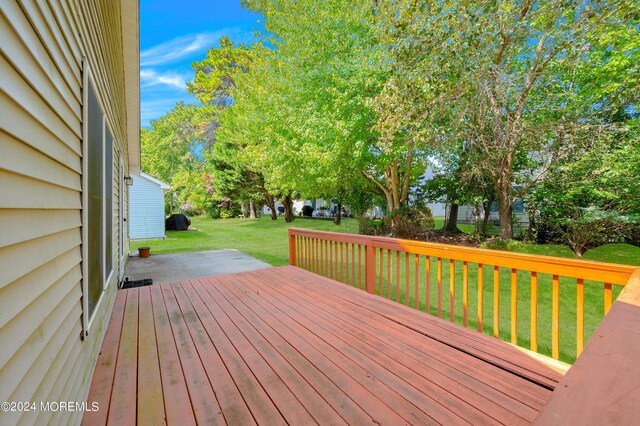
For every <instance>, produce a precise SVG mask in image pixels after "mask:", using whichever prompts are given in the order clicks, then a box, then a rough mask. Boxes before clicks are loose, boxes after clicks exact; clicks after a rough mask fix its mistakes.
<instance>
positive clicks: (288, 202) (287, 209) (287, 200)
mask: <svg viewBox="0 0 640 426" xmlns="http://www.w3.org/2000/svg"><path fill="white" fill-rule="evenodd" d="M282 204H284V221H285V222H287V223H290V222H293V220H294V219H295V216H294V213H293V200H292V199H291V196H290V195H287V196H286V197H284V200H283V203H282Z"/></svg>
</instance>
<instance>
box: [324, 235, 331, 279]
mask: <svg viewBox="0 0 640 426" xmlns="http://www.w3.org/2000/svg"><path fill="white" fill-rule="evenodd" d="M330 243H331V241H329V240H325V241H324V276H325V277H327V278H329V277H331V260H330V257H331V256H330V253H331V250H330Z"/></svg>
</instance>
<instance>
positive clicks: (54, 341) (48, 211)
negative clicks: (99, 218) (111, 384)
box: [0, 0, 129, 424]
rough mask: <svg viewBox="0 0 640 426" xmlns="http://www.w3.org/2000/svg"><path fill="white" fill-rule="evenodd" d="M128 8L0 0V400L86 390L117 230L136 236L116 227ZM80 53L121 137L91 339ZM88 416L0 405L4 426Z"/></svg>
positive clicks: (52, 397) (112, 3) (111, 2)
mask: <svg viewBox="0 0 640 426" xmlns="http://www.w3.org/2000/svg"><path fill="white" fill-rule="evenodd" d="M121 16H122V15H121V2H120V1H116V0H100V1H80V0H69V1H61V2H57V1H47V2H45V1H30V0H19V1H14V0H7V1H3V2H2V3H1V4H0V40H2V43H1V45H0V111H1V113H0V345H1V347H2V351H0V383H1V384H2V386H0V401H32V402H36V403H39V402H40V401H43V402H47V401H49V402H51V401H77V402H83V401H86V398H87V396H88V392H89V386H90V383H91V377H92V374H93V369H94V367H95V363H96V360H97V356H98V351H99V348H100V344H101V342H102V338H103V336H104V332H105V329H106V325H107V320H108V317H109V315H110V312H111V309H112V306H113V301H114V298H115V292H116V288H117V281H118V273H117V272H118V271H119V270H120V267H121V265H120V262H121V258H120V256H119V253H118V251H119V250H118V248H119V247H120V239H121V238H124V246H125V247H127V246H128V232H127V230H126V229H120V226H119V224H120V215H121V214H123V213H124V211H126V208H127V207H126V202H125V203H124V204H125V208H124V209H123V211H120V200H119V192H120V187H119V186H120V179H119V176H120V173H119V168H120V158H121V157H122V158H123V160H124V167H125V170H128V167H129V163H128V158H127V157H128V156H127V154H128V148H127V141H126V137H127V135H128V134H129V133H128V131H127V130H128V128H127V125H128V124H127V111H126V99H125V98H126V96H125V87H124V85H125V83H124V82H125V78H124V72H125V71H124V65H123V45H122V21H121V19H122V18H121ZM83 58H86V61H87V63H88V67H89V69H90V70H91V74H92V77H93V83H94V86H95V88H96V92H97V95H98V98H99V100H100V103H101V106H102V109H103V112H104V114H105V118H106V121H107V123H108V124H109V127H110V128H111V130H112V133H113V136H114V155H113V162H114V165H113V177H114V180H113V208H112V209H111V214H112V215H113V224H114V228H113V233H112V238H113V245H112V247H113V249H114V250H113V253H112V254H113V270H114V273H113V274H112V276H111V280H110V282H109V283H107V286H106V290H105V292H104V293H103V296H102V300H101V302H100V304H99V305H98V307H97V309H96V311H95V314H94V319H93V321H92V323H91V329H90V330H89V334H88V335H87V336H86V337H85V338H84V340H83V339H82V338H81V335H82V334H83V325H82V324H83V323H82V315H83V307H82V180H83V176H82V151H83V150H82V143H83V140H82V135H83V123H82V99H83V87H82V82H83V71H82V70H83ZM124 174H125V175H127V174H128V172H126V171H125V173H124ZM123 189H124V196H125V200H126V198H127V195H128V187H126V186H125V187H124V188H123ZM123 259H124V260H126V256H125V257H124V258H123ZM82 414H83V413H82V412H64V413H62V412H57V413H56V412H46V411H36V412H28V413H16V412H14V413H4V412H0V424H79V423H80V420H81V419H82Z"/></svg>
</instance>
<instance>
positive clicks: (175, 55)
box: [140, 28, 253, 67]
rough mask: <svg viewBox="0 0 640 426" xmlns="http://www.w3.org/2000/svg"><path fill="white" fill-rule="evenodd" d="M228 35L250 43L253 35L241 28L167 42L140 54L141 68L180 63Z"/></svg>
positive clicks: (189, 36)
mask: <svg viewBox="0 0 640 426" xmlns="http://www.w3.org/2000/svg"><path fill="white" fill-rule="evenodd" d="M224 35H228V36H229V37H231V39H233V40H236V41H244V42H249V41H251V40H252V39H253V34H252V33H250V32H248V31H245V30H241V29H239V28H229V29H223V30H220V31H214V32H204V33H198V34H191V35H187V36H182V37H178V38H175V39H173V40H169V41H165V42H163V43H160V44H157V45H155V46H153V47H150V48H148V49H145V50H143V51H142V52H140V66H143V67H147V66H152V65H165V64H170V63H175V62H178V61H180V60H182V59H185V58H187V57H190V56H193V55H194V54H196V53H200V52H204V51H206V50H207V49H208V48H210V47H213V46H214V45H217V43H218V40H220V37H222V36H224Z"/></svg>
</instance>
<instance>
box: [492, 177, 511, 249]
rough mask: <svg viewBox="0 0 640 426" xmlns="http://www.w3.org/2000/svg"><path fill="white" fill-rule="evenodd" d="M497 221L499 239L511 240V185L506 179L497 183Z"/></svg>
mask: <svg viewBox="0 0 640 426" xmlns="http://www.w3.org/2000/svg"><path fill="white" fill-rule="evenodd" d="M497 186H498V188H496V189H497V191H496V192H497V193H498V220H499V222H500V238H501V239H503V240H510V239H512V238H513V225H512V223H511V216H512V208H511V194H510V192H511V184H510V181H509V180H507V179H503V180H500V181H498V185H497Z"/></svg>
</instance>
